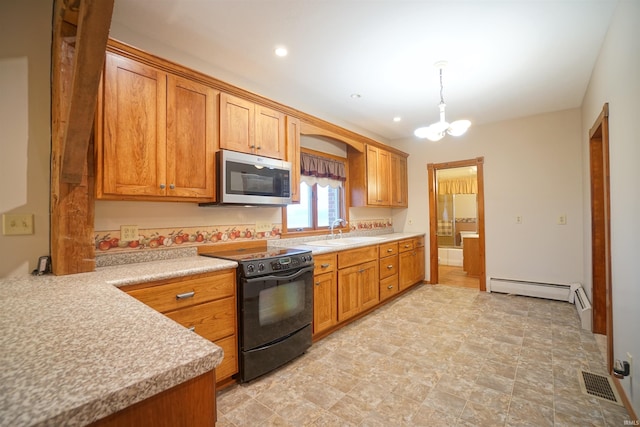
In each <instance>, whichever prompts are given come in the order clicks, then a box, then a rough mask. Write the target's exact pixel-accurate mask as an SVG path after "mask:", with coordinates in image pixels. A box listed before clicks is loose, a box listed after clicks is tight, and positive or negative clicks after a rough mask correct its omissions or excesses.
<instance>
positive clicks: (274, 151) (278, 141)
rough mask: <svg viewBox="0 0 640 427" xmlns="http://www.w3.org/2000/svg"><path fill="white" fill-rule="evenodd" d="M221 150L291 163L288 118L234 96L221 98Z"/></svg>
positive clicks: (226, 95)
mask: <svg viewBox="0 0 640 427" xmlns="http://www.w3.org/2000/svg"><path fill="white" fill-rule="evenodd" d="M220 148H223V149H227V150H233V151H239V152H242V153H249V154H257V155H260V156H264V157H271V158H274V159H281V160H285V159H287V151H286V137H285V115H284V114H283V113H281V112H279V111H276V110H273V109H271V108H267V107H264V106H262V105H259V104H255V103H253V102H251V101H247V100H245V99H242V98H238V97H236V96H233V95H229V94H226V93H222V94H220Z"/></svg>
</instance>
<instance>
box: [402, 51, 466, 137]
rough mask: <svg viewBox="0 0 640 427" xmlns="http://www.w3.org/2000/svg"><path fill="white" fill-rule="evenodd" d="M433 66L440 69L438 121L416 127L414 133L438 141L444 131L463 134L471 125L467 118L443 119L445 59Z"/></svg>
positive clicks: (443, 134)
mask: <svg viewBox="0 0 640 427" xmlns="http://www.w3.org/2000/svg"><path fill="white" fill-rule="evenodd" d="M434 66H435V67H436V68H438V69H439V70H440V104H439V105H438V107H440V121H439V122H437V123H434V124H432V125H430V126H425V127H421V128H418V129H416V130H415V131H414V135H415V136H417V137H418V138H427V139H428V140H430V141H440V140H441V139H442V138H444V136H445V133H448V134H449V135H452V136H460V135H463V134H464V133H465V132H466V131H467V129H469V126H471V122H470V121H469V120H456V121H455V122H453V123H447V121H446V120H445V118H444V108H445V106H446V104H445V103H444V95H443V93H442V92H443V86H442V69H443V68H444V67H446V66H447V61H438V62H436V63H435V64H434Z"/></svg>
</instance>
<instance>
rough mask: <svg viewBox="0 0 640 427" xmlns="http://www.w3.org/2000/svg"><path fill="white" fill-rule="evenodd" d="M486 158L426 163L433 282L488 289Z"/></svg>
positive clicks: (431, 277)
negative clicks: (485, 254) (485, 248)
mask: <svg viewBox="0 0 640 427" xmlns="http://www.w3.org/2000/svg"><path fill="white" fill-rule="evenodd" d="M482 166H483V158H476V159H471V160H461V161H456V162H448V163H440V164H433V163H430V164H428V165H427V169H428V172H429V234H430V252H431V256H430V279H431V280H430V282H431V283H438V284H447V285H453V286H461V287H467V288H473V289H479V290H482V291H484V290H486V275H485V256H484V185H483V183H484V180H483V175H482V173H483V168H482Z"/></svg>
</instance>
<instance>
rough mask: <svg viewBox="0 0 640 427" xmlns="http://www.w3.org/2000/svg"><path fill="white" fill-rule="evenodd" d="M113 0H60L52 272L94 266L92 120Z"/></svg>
mask: <svg viewBox="0 0 640 427" xmlns="http://www.w3.org/2000/svg"><path fill="white" fill-rule="evenodd" d="M112 12H113V0H75V1H69V0H55V3H54V10H53V13H54V16H53V36H52V39H53V43H52V52H51V66H52V82H51V227H50V228H51V258H52V268H53V273H54V274H56V275H65V274H73V273H82V272H88V271H93V270H94V269H95V243H94V237H93V221H94V178H93V177H94V173H93V150H90V148H91V147H92V141H93V123H94V117H95V106H96V99H97V95H98V87H99V84H100V76H101V73H102V68H103V64H104V56H105V51H106V45H107V38H108V33H109V27H110V25H111V14H112Z"/></svg>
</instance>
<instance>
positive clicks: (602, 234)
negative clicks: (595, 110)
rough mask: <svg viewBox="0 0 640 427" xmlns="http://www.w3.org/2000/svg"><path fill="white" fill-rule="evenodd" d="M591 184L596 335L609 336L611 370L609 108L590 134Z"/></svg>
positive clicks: (604, 109) (592, 274) (594, 323)
mask: <svg viewBox="0 0 640 427" xmlns="http://www.w3.org/2000/svg"><path fill="white" fill-rule="evenodd" d="M589 174H590V181H591V283H592V288H591V289H592V292H591V294H592V296H591V298H592V299H593V323H592V330H593V333H594V334H600V335H605V336H606V342H607V369H608V371H609V372H611V368H612V366H613V316H612V312H611V307H612V303H611V295H612V293H611V286H612V284H611V222H610V202H609V104H604V107H603V108H602V112H601V113H600V115H599V116H598V118H597V119H596V121H595V123H594V124H593V126H592V127H591V129H590V130H589Z"/></svg>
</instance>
